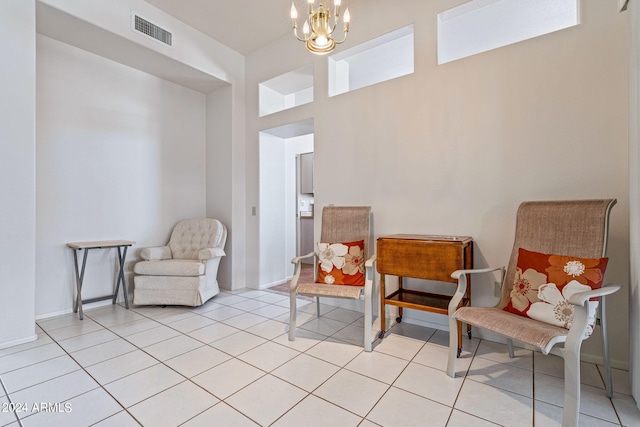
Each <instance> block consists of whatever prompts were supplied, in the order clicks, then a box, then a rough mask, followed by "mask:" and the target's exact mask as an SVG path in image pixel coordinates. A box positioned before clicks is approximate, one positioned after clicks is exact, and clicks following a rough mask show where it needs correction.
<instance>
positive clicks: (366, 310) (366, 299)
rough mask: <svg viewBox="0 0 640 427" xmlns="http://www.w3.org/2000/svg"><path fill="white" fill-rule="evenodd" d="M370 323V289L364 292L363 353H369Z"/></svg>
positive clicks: (371, 308) (371, 313) (371, 306)
mask: <svg viewBox="0 0 640 427" xmlns="http://www.w3.org/2000/svg"><path fill="white" fill-rule="evenodd" d="M371 323H373V301H372V300H371V289H367V288H365V290H364V351H367V352H369V351H371V350H372V348H371V333H372V330H371V329H372V328H371Z"/></svg>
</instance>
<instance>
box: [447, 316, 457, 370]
mask: <svg viewBox="0 0 640 427" xmlns="http://www.w3.org/2000/svg"><path fill="white" fill-rule="evenodd" d="M457 358H458V322H457V320H456V319H455V318H454V317H453V315H451V314H449V357H448V359H447V375H449V376H450V377H451V378H455V377H456V359H457Z"/></svg>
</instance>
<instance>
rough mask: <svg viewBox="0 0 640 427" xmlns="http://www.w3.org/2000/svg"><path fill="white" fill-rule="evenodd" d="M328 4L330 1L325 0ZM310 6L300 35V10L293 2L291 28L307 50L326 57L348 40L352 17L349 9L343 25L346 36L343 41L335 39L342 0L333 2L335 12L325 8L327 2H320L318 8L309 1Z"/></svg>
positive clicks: (346, 11) (345, 14) (313, 0)
mask: <svg viewBox="0 0 640 427" xmlns="http://www.w3.org/2000/svg"><path fill="white" fill-rule="evenodd" d="M325 1H326V3H327V4H328V2H329V0H325ZM307 4H308V6H309V10H308V16H307V19H305V21H304V25H303V26H302V33H303V34H298V10H297V9H296V6H295V0H293V1H292V2H291V11H290V15H291V26H292V29H293V35H294V36H295V37H296V38H297V39H298V40H300V41H301V42H304V44H305V46H306V48H307V50H309V51H310V52H312V53H315V54H317V55H324V54H327V53H329V52H332V51H333V49H334V48H335V47H336V45H339V44H341V43H343V42H344V41H345V40H346V39H347V34H348V33H349V21H351V15H350V14H349V9H348V8H347V9H346V10H345V11H344V16H343V18H342V24H343V28H344V36H343V38H342V40H336V39H334V38H333V34H334V31H333V30H335V29H336V27H337V25H338V24H339V21H340V15H341V13H340V12H341V10H340V6H341V5H342V0H333V4H334V10H331V9H329V7H325V2H323V1H322V0H320V2H319V4H318V7H317V8H316V7H315V0H307Z"/></svg>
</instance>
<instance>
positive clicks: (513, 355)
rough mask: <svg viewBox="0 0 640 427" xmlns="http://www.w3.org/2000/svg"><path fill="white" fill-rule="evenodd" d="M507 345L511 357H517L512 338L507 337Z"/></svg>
mask: <svg viewBox="0 0 640 427" xmlns="http://www.w3.org/2000/svg"><path fill="white" fill-rule="evenodd" d="M507 347H508V348H509V357H510V358H511V359H513V358H514V357H516V353H515V352H514V351H513V340H512V339H511V338H507Z"/></svg>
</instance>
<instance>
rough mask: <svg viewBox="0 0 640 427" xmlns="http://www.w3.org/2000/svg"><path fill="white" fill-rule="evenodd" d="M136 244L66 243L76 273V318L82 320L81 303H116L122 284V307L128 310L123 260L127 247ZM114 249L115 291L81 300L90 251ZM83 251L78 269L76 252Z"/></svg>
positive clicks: (107, 241) (118, 242)
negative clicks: (116, 250)
mask: <svg viewBox="0 0 640 427" xmlns="http://www.w3.org/2000/svg"><path fill="white" fill-rule="evenodd" d="M135 243H136V242H132V241H130V240H103V241H98V242H71V243H67V246H68V247H70V248H71V249H73V260H74V268H75V272H76V288H77V295H76V301H75V304H74V306H73V312H74V313H78V317H79V318H80V320H82V319H83V318H84V315H83V313H82V304H83V303H87V304H88V303H91V302H96V301H104V300H107V299H112V304H115V303H116V299H117V298H118V290H119V288H120V284H121V283H122V295H123V296H124V305H125V307H126V308H127V309H128V308H129V298H128V297H127V285H126V282H125V279H124V260H125V258H126V257H127V249H128V248H129V246H132V245H135ZM110 248H116V249H118V261H117V262H118V266H119V268H118V279H117V280H116V289H115V291H114V292H113V294H112V295H107V296H104V297H98V298H91V299H88V300H83V299H82V282H83V281H84V270H85V267H86V266H87V255H88V254H89V250H90V249H110ZM82 250H84V255H83V257H82V267H81V268H80V267H79V265H78V252H79V251H82Z"/></svg>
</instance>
